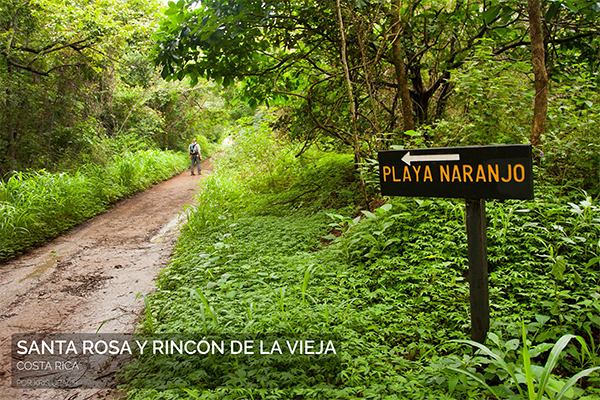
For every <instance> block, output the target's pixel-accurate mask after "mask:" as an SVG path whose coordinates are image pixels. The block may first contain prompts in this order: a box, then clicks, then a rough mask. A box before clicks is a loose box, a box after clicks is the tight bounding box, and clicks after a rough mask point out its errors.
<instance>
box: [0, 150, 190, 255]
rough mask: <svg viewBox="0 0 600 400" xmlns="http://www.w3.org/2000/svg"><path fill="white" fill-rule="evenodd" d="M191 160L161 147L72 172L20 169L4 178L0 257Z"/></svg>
mask: <svg viewBox="0 0 600 400" xmlns="http://www.w3.org/2000/svg"><path fill="white" fill-rule="evenodd" d="M186 165H187V157H186V156H185V155H184V154H177V153H172V152H164V151H157V150H146V151H138V152H134V153H125V154H122V155H119V156H116V157H115V158H114V159H113V160H112V161H111V162H109V163H108V164H107V165H96V164H88V165H85V166H83V167H81V168H79V169H78V170H76V171H74V172H61V173H49V172H46V171H44V170H41V171H37V172H31V173H22V172H21V173H17V174H14V175H13V176H11V177H10V178H8V179H7V180H6V181H0V226H1V227H2V229H1V230H0V232H1V233H0V261H1V260H6V259H9V258H11V257H14V256H15V255H17V254H19V253H21V252H23V251H25V250H27V249H29V248H31V247H34V246H37V245H39V244H41V243H44V242H46V241H47V240H49V239H51V238H53V237H56V236H57V235H59V234H60V233H62V232H64V231H66V230H68V229H70V228H71V227H73V226H74V225H76V224H78V223H80V222H83V221H85V220H86V219H88V218H90V217H92V216H94V215H96V214H98V213H100V212H102V211H104V210H105V209H106V207H107V206H108V205H110V204H111V203H114V202H115V201H117V200H119V199H121V198H124V197H127V196H130V195H132V194H133V193H136V192H138V191H140V190H143V189H145V188H147V187H149V186H151V185H152V184H154V183H157V182H160V181H162V180H165V179H167V178H169V177H171V176H173V175H175V174H176V173H178V172H181V171H182V170H183V169H184V168H185V167H186Z"/></svg>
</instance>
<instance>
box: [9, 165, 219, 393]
mask: <svg viewBox="0 0 600 400" xmlns="http://www.w3.org/2000/svg"><path fill="white" fill-rule="evenodd" d="M202 171H203V175H200V176H199V175H195V176H190V172H189V171H186V172H183V173H181V174H180V175H178V176H176V177H174V178H172V179H170V180H167V181H164V182H162V183H159V184H157V185H154V186H153V187H151V188H150V189H148V190H146V191H145V192H142V193H139V194H137V195H135V196H133V197H131V198H129V199H126V200H122V201H120V202H118V203H117V204H116V205H114V206H113V207H112V208H111V209H109V210H108V211H106V212H104V213H103V214H101V215H99V216H97V217H95V218H93V219H91V220H89V221H87V222H85V223H82V224H80V225H78V226H77V227H76V228H74V229H73V230H72V231H71V232H70V233H68V234H66V235H63V236H60V237H58V238H57V239H55V240H54V241H52V242H50V243H48V244H47V245H45V246H43V247H40V248H37V249H35V250H33V251H31V252H29V253H28V254H25V255H22V256H21V257H18V258H16V259H14V260H11V261H9V262H6V263H3V264H0V354H1V357H2V358H1V359H0V399H64V400H66V399H69V400H76V399H77V400H80V399H109V398H118V397H119V396H118V393H116V392H114V391H111V390H107V389H101V390H100V389H69V390H60V389H35V390H34V389H15V388H11V349H10V347H11V335H12V334H15V333H95V332H96V331H97V330H98V328H100V331H99V333H133V332H134V330H135V329H136V326H137V323H138V321H139V316H140V313H141V312H142V309H143V306H144V303H143V300H142V297H141V296H140V297H138V298H137V299H136V295H137V294H138V293H143V294H148V293H149V292H151V291H152V290H153V286H154V279H155V277H156V276H157V274H158V273H159V272H160V271H161V269H162V268H164V267H165V266H166V265H167V263H168V261H169V258H170V255H171V253H172V251H173V247H174V245H175V243H176V241H177V236H178V229H177V227H178V226H179V225H180V224H181V222H182V219H183V218H184V217H183V216H184V213H181V211H182V207H184V206H185V205H186V204H191V203H193V202H194V197H195V195H196V194H197V192H198V183H199V181H200V180H202V179H203V177H204V176H206V175H208V174H210V173H211V171H212V169H211V167H210V161H209V160H205V161H203V162H202Z"/></svg>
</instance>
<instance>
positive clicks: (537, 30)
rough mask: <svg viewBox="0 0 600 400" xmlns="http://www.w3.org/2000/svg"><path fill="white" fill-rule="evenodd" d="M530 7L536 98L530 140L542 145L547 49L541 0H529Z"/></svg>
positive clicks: (546, 105) (546, 88)
mask: <svg viewBox="0 0 600 400" xmlns="http://www.w3.org/2000/svg"><path fill="white" fill-rule="evenodd" d="M527 7H528V8H529V36H530V38H531V64H532V66H533V75H534V79H535V100H534V104H533V124H532V126H531V138H530V142H531V144H532V145H534V146H540V145H541V135H542V134H543V133H544V131H545V129H546V110H547V108H548V72H547V71H546V49H545V46H544V35H543V34H542V17H541V12H540V0H527Z"/></svg>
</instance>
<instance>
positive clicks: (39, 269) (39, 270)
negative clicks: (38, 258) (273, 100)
mask: <svg viewBox="0 0 600 400" xmlns="http://www.w3.org/2000/svg"><path fill="white" fill-rule="evenodd" d="M63 257H64V256H59V255H57V254H56V253H52V255H51V258H50V259H49V260H48V261H46V262H44V263H41V264H39V265H36V266H35V268H34V269H33V271H31V272H30V273H29V274H27V275H25V276H24V277H22V278H21V279H19V282H23V281H25V280H27V279H35V278H39V277H40V276H42V275H43V274H44V272H46V271H48V270H49V269H50V268H52V267H55V266H56V265H57V264H58V262H59V261H60V260H61V259H62V258H63Z"/></svg>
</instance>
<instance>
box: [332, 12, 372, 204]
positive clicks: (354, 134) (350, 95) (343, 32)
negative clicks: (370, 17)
mask: <svg viewBox="0 0 600 400" xmlns="http://www.w3.org/2000/svg"><path fill="white" fill-rule="evenodd" d="M337 12H338V18H339V21H340V34H341V38H342V64H343V65H344V76H345V77H346V85H347V86H348V99H349V101H350V112H351V113H352V142H353V144H354V163H355V165H356V168H357V169H358V166H359V163H360V161H361V157H360V143H359V140H358V128H357V126H356V118H357V116H356V105H355V104H354V93H353V91H352V79H351V78H350V68H348V59H347V56H346V30H345V28H344V19H343V18H342V6H341V4H340V0H337ZM359 173H360V185H361V188H362V192H363V197H364V200H365V205H366V207H367V209H368V210H369V211H370V207H369V198H368V196H367V188H366V184H365V180H364V178H363V174H362V172H360V171H359Z"/></svg>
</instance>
